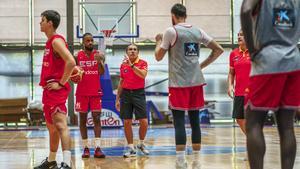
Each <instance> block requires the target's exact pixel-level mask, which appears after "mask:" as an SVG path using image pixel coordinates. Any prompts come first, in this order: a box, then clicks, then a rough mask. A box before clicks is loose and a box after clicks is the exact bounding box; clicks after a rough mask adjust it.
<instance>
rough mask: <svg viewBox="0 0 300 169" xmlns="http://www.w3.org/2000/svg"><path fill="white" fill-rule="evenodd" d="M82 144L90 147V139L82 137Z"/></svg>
mask: <svg viewBox="0 0 300 169" xmlns="http://www.w3.org/2000/svg"><path fill="white" fill-rule="evenodd" d="M82 144H83V147H84V148H85V147H89V140H88V139H82Z"/></svg>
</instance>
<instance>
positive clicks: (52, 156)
mask: <svg viewBox="0 0 300 169" xmlns="http://www.w3.org/2000/svg"><path fill="white" fill-rule="evenodd" d="M55 160H56V152H52V151H50V153H49V157H48V160H47V161H48V162H51V161H55Z"/></svg>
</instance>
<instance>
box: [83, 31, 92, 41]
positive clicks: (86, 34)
mask: <svg viewBox="0 0 300 169" xmlns="http://www.w3.org/2000/svg"><path fill="white" fill-rule="evenodd" d="M86 36H91V37H93V35H92V34H91V33H89V32H87V33H85V34H83V36H82V40H83V39H84V38H85V37H86Z"/></svg>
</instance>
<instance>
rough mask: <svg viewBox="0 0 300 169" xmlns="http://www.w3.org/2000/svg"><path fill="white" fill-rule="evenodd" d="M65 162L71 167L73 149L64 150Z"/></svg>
mask: <svg viewBox="0 0 300 169" xmlns="http://www.w3.org/2000/svg"><path fill="white" fill-rule="evenodd" d="M63 162H64V163H66V164H68V166H69V167H71V151H70V150H64V151H63Z"/></svg>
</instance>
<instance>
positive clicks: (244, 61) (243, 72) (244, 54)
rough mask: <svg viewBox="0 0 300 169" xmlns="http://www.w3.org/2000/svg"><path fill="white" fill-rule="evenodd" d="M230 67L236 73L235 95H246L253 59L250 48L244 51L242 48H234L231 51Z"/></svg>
mask: <svg viewBox="0 0 300 169" xmlns="http://www.w3.org/2000/svg"><path fill="white" fill-rule="evenodd" d="M229 65H230V69H233V70H234V73H235V89H234V91H235V92H234V95H235V96H244V94H245V90H246V88H247V87H248V83H249V75H250V70H251V61H250V56H249V52H248V50H246V51H242V50H241V49H240V48H236V49H234V50H233V51H232V52H231V53H230V60H229Z"/></svg>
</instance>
